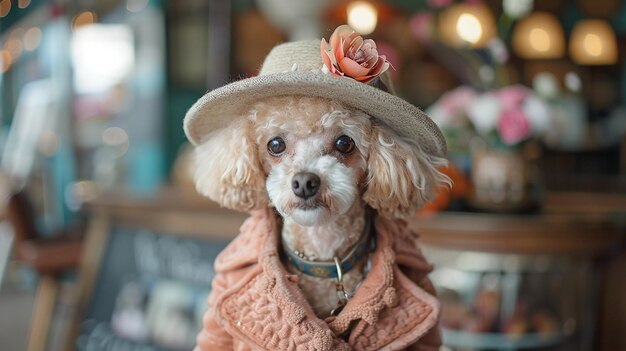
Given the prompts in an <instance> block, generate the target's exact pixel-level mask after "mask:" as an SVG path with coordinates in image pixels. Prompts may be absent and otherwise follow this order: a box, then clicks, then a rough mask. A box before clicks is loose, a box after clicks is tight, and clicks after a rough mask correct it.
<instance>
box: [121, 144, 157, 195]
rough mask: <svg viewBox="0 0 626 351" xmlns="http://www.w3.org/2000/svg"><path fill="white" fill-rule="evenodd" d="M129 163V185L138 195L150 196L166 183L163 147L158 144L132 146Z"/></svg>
mask: <svg viewBox="0 0 626 351" xmlns="http://www.w3.org/2000/svg"><path fill="white" fill-rule="evenodd" d="M129 152H130V154H129V159H130V160H129V162H128V167H129V170H128V177H129V179H128V184H129V185H130V188H131V189H132V190H133V192H135V193H136V194H138V195H150V194H154V192H155V191H156V190H157V189H158V188H159V187H160V186H161V185H162V184H163V182H164V181H165V177H164V172H163V168H164V165H163V146H162V145H160V144H159V143H158V142H144V143H142V144H140V145H131V147H130V150H129Z"/></svg>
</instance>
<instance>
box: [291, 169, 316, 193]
mask: <svg viewBox="0 0 626 351" xmlns="http://www.w3.org/2000/svg"><path fill="white" fill-rule="evenodd" d="M319 188H320V177H318V176H317V175H316V174H313V173H309V172H300V173H297V174H295V175H294V176H293V178H291V189H292V190H293V193H294V194H295V195H296V196H297V197H301V198H303V199H308V198H310V197H311V196H313V195H315V194H317V191H318V190H319Z"/></svg>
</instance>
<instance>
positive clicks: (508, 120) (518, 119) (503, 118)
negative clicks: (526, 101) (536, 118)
mask: <svg viewBox="0 0 626 351" xmlns="http://www.w3.org/2000/svg"><path fill="white" fill-rule="evenodd" d="M498 131H499V132H500V137H501V138H502V141H504V142H505V143H506V144H509V145H513V144H516V143H518V142H520V141H522V140H524V139H526V138H528V137H529V136H530V133H531V128H530V122H529V121H528V118H527V117H526V115H524V112H522V110H520V109H518V108H513V109H508V110H504V111H503V112H502V114H501V115H500V119H499V120H498Z"/></svg>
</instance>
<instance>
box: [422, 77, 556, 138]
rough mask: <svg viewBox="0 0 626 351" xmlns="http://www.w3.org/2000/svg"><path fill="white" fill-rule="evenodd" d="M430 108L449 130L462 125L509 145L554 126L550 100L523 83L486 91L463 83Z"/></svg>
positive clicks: (539, 134) (484, 136)
mask: <svg viewBox="0 0 626 351" xmlns="http://www.w3.org/2000/svg"><path fill="white" fill-rule="evenodd" d="M427 112H428V114H429V115H430V116H431V117H432V118H433V120H434V121H435V122H436V123H437V124H438V125H439V127H440V128H441V129H442V130H443V131H444V133H446V134H450V133H451V134H455V133H458V131H459V129H461V130H462V131H464V132H465V134H467V132H469V133H471V134H473V133H476V134H478V135H480V136H482V137H483V138H484V139H485V140H486V141H487V142H488V143H491V144H500V145H505V146H514V145H517V144H520V143H522V142H524V141H526V140H529V139H532V138H536V137H541V136H542V135H544V134H545V133H547V132H548V131H549V130H550V127H551V118H550V108H549V106H548V104H547V103H546V102H545V101H544V100H542V99H541V98H539V97H538V96H537V95H536V94H534V92H533V91H532V90H531V89H529V88H526V87H524V86H522V85H513V86H507V87H504V88H501V89H497V90H491V91H488V92H484V93H479V92H477V91H475V90H474V89H473V88H470V87H467V86H461V87H459V88H456V89H454V90H452V91H450V92H448V93H446V94H444V95H443V96H442V97H441V98H440V99H439V100H438V101H437V102H436V103H435V104H434V105H433V106H431V107H430V108H429V109H428V111H427ZM467 129H470V130H471V131H468V130H467ZM452 139H454V138H452ZM451 143H453V144H454V140H451Z"/></svg>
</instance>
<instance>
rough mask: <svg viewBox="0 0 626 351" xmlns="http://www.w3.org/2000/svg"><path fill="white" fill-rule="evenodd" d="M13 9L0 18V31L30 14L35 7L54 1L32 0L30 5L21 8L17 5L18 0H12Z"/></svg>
mask: <svg viewBox="0 0 626 351" xmlns="http://www.w3.org/2000/svg"><path fill="white" fill-rule="evenodd" d="M11 1H12V3H13V4H12V5H11V11H9V14H8V15H7V16H6V17H3V18H0V33H3V32H4V31H5V30H7V29H8V28H11V26H12V25H14V24H15V23H17V22H19V21H20V20H21V19H22V18H24V17H26V16H28V14H30V13H31V12H32V11H33V10H34V9H36V8H37V7H39V6H41V5H44V4H49V3H51V2H52V1H50V0H31V2H30V5H28V7H26V8H25V9H20V8H18V7H17V0H11Z"/></svg>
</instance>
